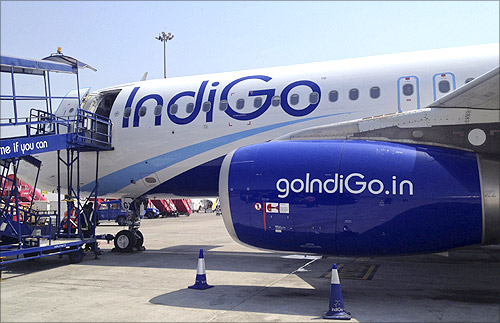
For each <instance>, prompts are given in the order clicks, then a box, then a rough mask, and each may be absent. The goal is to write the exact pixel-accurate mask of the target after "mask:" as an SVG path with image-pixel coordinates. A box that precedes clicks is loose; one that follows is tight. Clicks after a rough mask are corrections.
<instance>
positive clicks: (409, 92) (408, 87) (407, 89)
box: [403, 84, 413, 96]
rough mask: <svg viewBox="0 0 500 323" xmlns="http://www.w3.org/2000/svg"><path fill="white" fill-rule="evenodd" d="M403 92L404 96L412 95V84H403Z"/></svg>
mask: <svg viewBox="0 0 500 323" xmlns="http://www.w3.org/2000/svg"><path fill="white" fill-rule="evenodd" d="M403 94H404V95H406V96H410V95H412V94H413V84H405V85H403Z"/></svg>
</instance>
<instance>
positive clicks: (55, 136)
mask: <svg viewBox="0 0 500 323" xmlns="http://www.w3.org/2000/svg"><path fill="white" fill-rule="evenodd" d="M61 60H62V61H66V62H67V63H65V64H63V63H60V62H58V61H61ZM0 63H1V64H0V66H1V72H2V73H4V72H5V73H9V74H10V78H11V80H12V88H11V94H8V95H4V94H2V95H1V99H2V118H1V119H0V130H1V135H2V140H1V142H0V152H1V155H0V196H1V199H0V259H2V268H4V266H5V265H6V264H9V263H13V262H18V261H23V260H28V259H36V258H42V257H47V256H51V255H62V254H67V255H68V256H69V260H70V262H72V263H78V262H80V261H81V260H82V258H83V256H84V255H85V253H84V250H85V249H87V250H91V251H93V252H94V254H95V255H96V257H97V255H98V254H99V249H98V244H97V240H98V239H106V240H111V239H113V238H114V237H113V236H112V235H96V234H95V226H96V223H97V218H96V216H95V214H94V212H93V210H89V209H88V208H85V207H84V205H86V202H83V201H87V202H88V201H89V199H90V197H91V196H93V198H94V199H97V194H98V193H97V188H98V186H97V184H96V186H95V187H94V189H93V191H92V193H91V194H90V196H89V197H87V199H86V200H85V199H84V198H82V197H81V196H80V186H79V185H80V184H79V178H80V167H79V157H80V153H81V152H95V154H96V181H95V183H97V175H98V167H99V153H100V152H103V151H107V150H110V149H112V146H111V133H112V124H111V121H110V120H109V119H108V118H103V117H102V116H99V115H97V114H94V113H91V112H88V111H85V110H81V109H79V102H80V97H81V95H80V89H79V80H78V69H79V68H82V67H85V66H88V65H86V64H84V63H82V62H80V61H78V60H76V59H74V58H72V57H69V56H64V55H62V54H53V55H51V56H49V57H46V58H45V59H44V60H29V59H20V58H14V57H7V56H1V60H0ZM50 72H57V73H69V74H74V75H76V81H77V82H76V83H77V89H78V90H77V93H76V94H75V96H66V97H56V96H52V95H51V90H50V88H51V87H50V77H49V75H50ZM17 74H24V75H29V76H34V77H43V85H44V90H45V95H44V96H40V95H33V96H27V95H16V86H15V84H16V83H15V81H14V79H15V75H17ZM76 95H77V96H76ZM54 99H62V100H63V101H64V102H65V104H68V105H69V104H70V102H71V101H74V102H73V106H74V107H75V109H76V110H75V113H74V114H73V115H72V116H67V117H58V116H56V114H55V113H53V111H52V101H53V100H54ZM4 100H5V101H8V102H7V103H6V104H4ZM25 101H41V102H43V105H45V108H44V109H35V108H30V109H28V110H27V111H29V113H27V112H26V109H21V108H20V106H21V105H20V103H22V102H25ZM9 107H10V108H11V110H12V111H10V114H9V113H8V112H7V109H9ZM23 114H24V115H23ZM5 116H7V117H6V118H5ZM8 133H12V134H14V135H10V136H9V135H8ZM48 152H53V153H54V152H57V165H48V167H57V192H58V194H57V195H58V202H57V205H58V207H57V210H56V212H55V214H47V213H42V212H37V211H35V210H34V209H33V200H34V199H33V198H31V203H30V204H29V205H26V206H22V205H21V203H20V202H21V201H20V194H19V192H20V187H19V181H18V180H17V177H18V173H19V170H20V169H21V168H23V167H34V168H35V170H34V171H35V173H37V174H39V172H40V168H41V167H42V163H41V162H40V160H38V159H37V158H35V157H34V156H33V155H36V154H39V153H48ZM62 168H63V169H64V170H65V171H64V172H61V169H62ZM63 173H64V174H63ZM9 175H12V176H9ZM37 179H38V176H37ZM36 181H37V180H35V183H33V185H32V187H33V188H34V189H33V194H35V191H36V184H37V183H36ZM61 183H65V184H66V189H67V192H66V194H65V198H64V200H61V194H62V185H61Z"/></svg>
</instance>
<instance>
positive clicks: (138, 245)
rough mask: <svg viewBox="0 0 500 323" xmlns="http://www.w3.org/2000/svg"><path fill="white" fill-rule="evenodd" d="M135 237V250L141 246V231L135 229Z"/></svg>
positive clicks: (142, 240) (142, 237) (142, 241)
mask: <svg viewBox="0 0 500 323" xmlns="http://www.w3.org/2000/svg"><path fill="white" fill-rule="evenodd" d="M135 237H136V238H137V242H136V243H135V247H136V248H137V250H141V247H142V245H143V244H144V236H143V235H142V232H141V231H139V230H137V231H136V232H135Z"/></svg>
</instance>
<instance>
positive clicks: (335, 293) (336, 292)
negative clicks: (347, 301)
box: [323, 264, 351, 320]
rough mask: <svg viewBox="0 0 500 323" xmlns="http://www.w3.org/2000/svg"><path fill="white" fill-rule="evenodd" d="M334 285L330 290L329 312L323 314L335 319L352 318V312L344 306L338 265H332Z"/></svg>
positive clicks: (326, 317)
mask: <svg viewBox="0 0 500 323" xmlns="http://www.w3.org/2000/svg"><path fill="white" fill-rule="evenodd" d="M331 284H332V287H331V290H330V306H329V309H328V312H326V313H325V314H323V318H325V319H334V320H350V319H351V313H349V312H346V311H345V308H344V300H343V299H342V291H341V290H340V279H339V273H338V272H337V265H336V264H333V266H332V282H331Z"/></svg>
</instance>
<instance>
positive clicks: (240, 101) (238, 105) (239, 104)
mask: <svg viewBox="0 0 500 323" xmlns="http://www.w3.org/2000/svg"><path fill="white" fill-rule="evenodd" d="M244 107H245V99H238V100H237V101H236V109H239V110H241V109H243V108H244Z"/></svg>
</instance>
